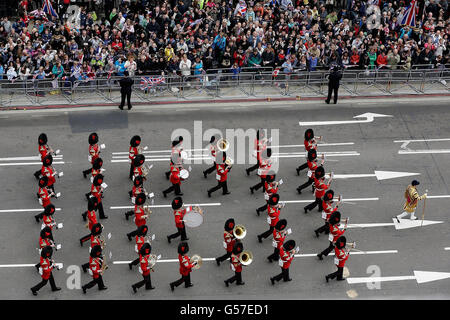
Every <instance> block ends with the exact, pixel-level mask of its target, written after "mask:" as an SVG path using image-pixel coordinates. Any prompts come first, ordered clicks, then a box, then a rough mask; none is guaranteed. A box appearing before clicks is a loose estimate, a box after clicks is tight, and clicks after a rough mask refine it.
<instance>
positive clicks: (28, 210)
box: [0, 208, 61, 213]
mask: <svg viewBox="0 0 450 320" xmlns="http://www.w3.org/2000/svg"><path fill="white" fill-rule="evenodd" d="M43 210H44V209H43V208H42V209H6V210H0V213H9V212H42V211H43ZM56 211H61V208H56Z"/></svg>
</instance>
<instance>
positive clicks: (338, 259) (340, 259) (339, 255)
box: [334, 248, 348, 268]
mask: <svg viewBox="0 0 450 320" xmlns="http://www.w3.org/2000/svg"><path fill="white" fill-rule="evenodd" d="M334 255H335V258H334V264H335V265H336V266H338V267H339V268H343V267H344V265H345V262H346V261H347V259H348V252H346V251H345V250H344V248H342V249H338V248H334Z"/></svg>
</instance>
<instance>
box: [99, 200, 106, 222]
mask: <svg viewBox="0 0 450 320" xmlns="http://www.w3.org/2000/svg"><path fill="white" fill-rule="evenodd" d="M97 208H98V213H99V216H100V219H105V212H104V211H103V202H102V201H100V202H99V203H98V205H97Z"/></svg>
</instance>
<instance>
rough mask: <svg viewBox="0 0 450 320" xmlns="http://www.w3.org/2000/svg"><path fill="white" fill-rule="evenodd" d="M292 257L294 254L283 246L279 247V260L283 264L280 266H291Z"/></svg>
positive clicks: (286, 267)
mask: <svg viewBox="0 0 450 320" xmlns="http://www.w3.org/2000/svg"><path fill="white" fill-rule="evenodd" d="M293 259H294V254H293V253H291V252H290V251H286V250H284V247H281V248H280V260H281V261H282V262H280V263H282V264H283V265H282V266H281V267H282V268H283V269H289V267H290V266H291V262H292V260H293Z"/></svg>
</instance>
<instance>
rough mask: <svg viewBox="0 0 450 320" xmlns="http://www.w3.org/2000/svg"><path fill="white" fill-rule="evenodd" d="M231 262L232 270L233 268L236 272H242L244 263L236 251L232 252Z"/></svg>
mask: <svg viewBox="0 0 450 320" xmlns="http://www.w3.org/2000/svg"><path fill="white" fill-rule="evenodd" d="M230 262H231V264H230V268H231V270H233V271H235V272H242V264H241V262H240V261H239V256H238V255H235V254H234V253H232V254H231V259H230Z"/></svg>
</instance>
